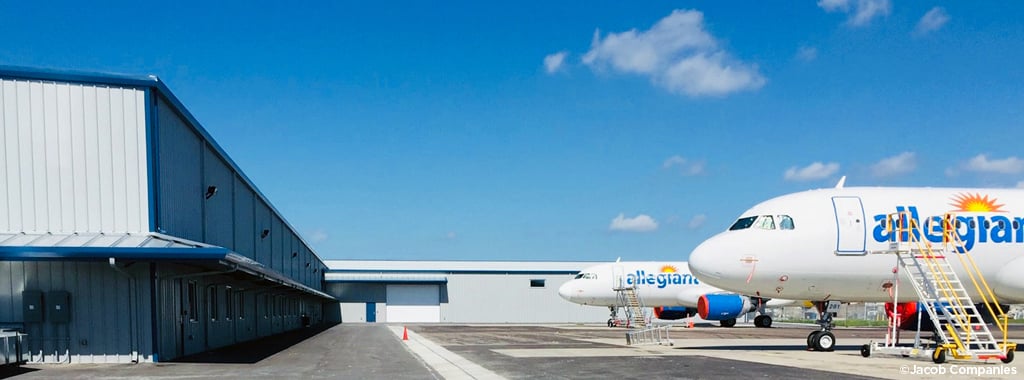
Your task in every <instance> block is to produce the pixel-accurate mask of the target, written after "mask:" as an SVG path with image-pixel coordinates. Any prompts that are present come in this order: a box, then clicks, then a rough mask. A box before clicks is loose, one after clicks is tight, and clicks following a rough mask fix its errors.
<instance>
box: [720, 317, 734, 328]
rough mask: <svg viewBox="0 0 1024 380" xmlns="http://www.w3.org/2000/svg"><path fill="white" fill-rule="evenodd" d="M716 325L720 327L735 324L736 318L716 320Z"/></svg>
mask: <svg viewBox="0 0 1024 380" xmlns="http://www.w3.org/2000/svg"><path fill="white" fill-rule="evenodd" d="M718 325H719V326H722V327H733V326H736V318H729V319H723V320H721V321H718Z"/></svg>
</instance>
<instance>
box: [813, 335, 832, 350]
mask: <svg viewBox="0 0 1024 380" xmlns="http://www.w3.org/2000/svg"><path fill="white" fill-rule="evenodd" d="M835 349H836V336H835V335H833V334H832V333H831V332H829V331H822V332H820V333H819V334H818V335H817V336H816V337H815V338H814V350H815V351H825V352H831V351H833V350H835Z"/></svg>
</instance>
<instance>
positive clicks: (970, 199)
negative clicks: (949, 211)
mask: <svg viewBox="0 0 1024 380" xmlns="http://www.w3.org/2000/svg"><path fill="white" fill-rule="evenodd" d="M952 201H953V203H950V204H949V205H950V206H953V207H955V208H956V209H955V210H953V211H957V212H1005V211H1003V210H1000V208H1001V207H1003V206H1004V205H1001V204H996V199H995V198H992V199H989V197H988V195H985V196H982V195H981V194H978V193H974V194H970V193H960V194H957V195H954V196H953V198H952Z"/></svg>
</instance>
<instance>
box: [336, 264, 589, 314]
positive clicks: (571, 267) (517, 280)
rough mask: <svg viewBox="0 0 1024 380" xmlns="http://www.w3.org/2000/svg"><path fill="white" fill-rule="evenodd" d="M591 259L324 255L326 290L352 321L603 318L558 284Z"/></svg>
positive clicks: (574, 273) (583, 266)
mask: <svg viewBox="0 0 1024 380" xmlns="http://www.w3.org/2000/svg"><path fill="white" fill-rule="evenodd" d="M595 264H598V263H595V262H554V261H552V262H544V261H534V262H528V261H397V260H396V261H389V260H379V261H373V260H367V261H362V260H327V266H328V272H327V273H326V274H325V278H324V279H325V281H326V283H327V287H326V290H325V291H326V292H327V293H329V294H331V295H332V296H334V297H336V298H337V299H338V301H339V302H340V309H341V318H342V320H343V322H345V323H352V322H413V323H433V322H441V323H605V321H607V320H608V309H607V308H603V307H594V306H584V305H577V304H574V303H571V302H568V301H566V300H564V299H562V298H561V297H560V296H559V295H558V288H559V286H561V285H562V284H564V283H565V282H566V281H569V280H571V279H572V278H573V277H574V276H575V275H576V274H577V273H579V271H580V270H582V269H583V268H586V267H589V266H592V265H595Z"/></svg>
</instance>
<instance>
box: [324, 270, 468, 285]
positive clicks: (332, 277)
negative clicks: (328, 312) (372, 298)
mask: <svg viewBox="0 0 1024 380" xmlns="http://www.w3.org/2000/svg"><path fill="white" fill-rule="evenodd" d="M324 280H325V281H327V282H330V283H339V282H342V283H350V282H364V283H365V282H373V283H405V284H408V283H419V284H444V283H447V282H448V277H447V276H441V275H437V274H410V273H330V272H328V273H326V274H324Z"/></svg>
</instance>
